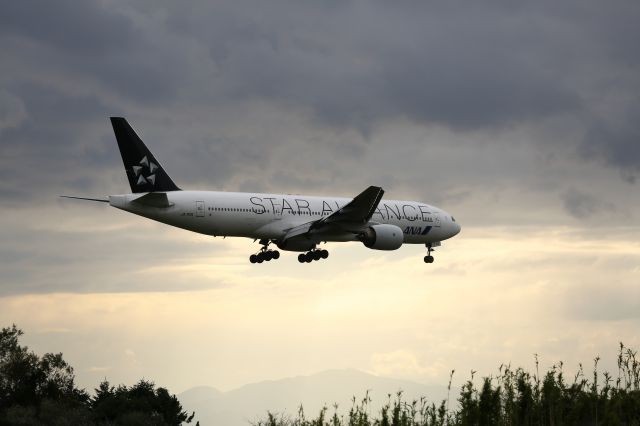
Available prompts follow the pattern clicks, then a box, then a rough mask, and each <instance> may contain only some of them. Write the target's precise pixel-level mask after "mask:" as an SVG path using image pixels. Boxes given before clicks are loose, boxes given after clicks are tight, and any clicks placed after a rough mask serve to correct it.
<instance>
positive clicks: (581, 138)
mask: <svg viewBox="0 0 640 426" xmlns="http://www.w3.org/2000/svg"><path fill="white" fill-rule="evenodd" d="M639 19H640V3H638V2H637V1H617V0H614V1H610V2H606V4H605V3H603V2H601V1H596V0H593V1H592V0H587V1H585V0H580V1H578V0H576V1H563V2H557V1H540V2H535V4H533V3H532V4H525V5H516V4H513V3H512V2H503V1H486V2H467V3H460V2H450V1H447V2H437V1H436V2H413V1H407V2H404V1H401V2H383V1H369V2H367V1H335V2H334V1H327V2H300V1H298V2H286V1H269V2H265V1H254V2H250V1H219V2H210V1H193V2H186V3H185V2H173V1H156V0H154V1H118V0H113V1H112V0H105V1H85V2H74V1H71V0H62V1H57V2H48V1H31V0H24V1H20V2H7V3H6V4H5V5H3V8H2V13H0V51H1V52H2V55H1V58H2V59H1V65H0V196H1V198H0V199H1V200H2V201H0V322H1V323H2V326H7V325H10V324H11V323H14V322H15V323H16V324H17V325H18V326H19V327H21V328H22V329H24V330H25V332H26V333H27V334H26V336H25V338H24V342H25V343H27V344H28V345H29V346H31V347H32V348H33V349H35V350H37V351H39V352H45V351H62V352H63V353H64V355H65V358H66V359H67V360H69V361H70V362H71V363H72V365H74V366H75V367H76V373H77V378H78V382H79V384H80V385H82V386H87V387H92V386H95V385H96V384H97V383H98V381H99V380H100V379H101V378H103V377H107V378H109V379H110V380H111V381H113V382H116V383H119V382H122V383H128V384H130V383H132V382H134V381H135V380H137V379H139V378H141V377H147V378H151V379H154V380H155V381H156V382H157V383H159V384H162V385H164V386H167V387H169V388H170V390H172V391H174V392H180V391H182V390H185V389H187V388H189V387H191V386H194V385H201V384H207V385H212V386H215V387H218V388H220V389H223V390H224V389H231V388H234V387H237V386H239V385H242V384H245V383H249V382H254V381H259V380H264V379H276V378H281V377H286V376H293V375H302V374H311V373H315V372H318V371H322V370H325V369H330V368H358V369H361V370H364V371H369V372H373V373H375V374H379V375H385V376H391V377H400V378H408V379H412V380H415V381H418V382H422V383H446V381H447V378H448V374H449V372H450V370H451V369H456V370H457V371H458V373H456V374H458V376H457V378H458V380H459V381H462V380H464V379H466V378H467V377H468V372H469V371H470V370H471V369H474V370H477V371H478V372H479V374H484V375H487V374H491V373H492V372H495V371H496V369H497V368H498V366H499V365H500V364H501V363H506V362H512V363H513V364H517V365H523V366H533V354H534V353H538V354H539V355H540V357H541V360H542V362H543V365H550V364H552V363H555V362H558V361H560V360H564V361H565V363H566V365H568V366H570V368H574V367H575V366H577V364H578V362H583V363H585V364H589V363H590V362H591V361H590V360H591V359H592V358H593V357H595V356H596V355H598V354H599V355H601V356H602V357H603V359H604V362H605V365H606V366H608V367H609V368H610V369H611V370H613V371H615V368H614V358H615V351H616V348H617V344H618V342H619V341H624V342H625V343H626V344H627V345H630V346H635V347H636V348H638V347H640V336H639V335H638V333H637V330H638V329H640V287H639V286H638V283H640V226H639V223H640V222H639V220H640V215H639V213H638V205H639V194H640V191H639V186H638V185H640V50H638V48H637V43H638V40H640V26H638V24H637V23H638V20H639ZM111 115H121V116H126V117H127V118H128V119H129V121H130V122H131V123H132V125H133V126H134V128H135V129H136V130H137V131H138V133H139V134H140V135H141V137H142V138H143V140H145V141H146V142H147V144H148V145H149V146H150V147H151V149H152V150H153V152H154V154H155V155H156V156H157V157H158V158H159V159H160V161H162V163H163V165H164V167H165V168H166V169H167V171H168V172H169V173H170V175H171V176H172V178H173V179H174V181H176V183H177V184H178V185H179V186H181V187H182V188H190V189H219V190H233V191H273V192H283V193H305V194H314V195H315V194H318V195H322V194H328V195H340V196H353V195H355V194H357V193H358V192H360V191H361V190H362V189H363V188H365V187H367V186H368V185H372V184H374V185H380V186H382V187H383V188H384V189H385V190H386V191H387V192H386V193H387V195H388V196H389V197H391V198H395V199H415V200H422V201H425V202H428V203H432V204H436V205H438V206H440V207H442V208H444V209H445V210H447V211H449V212H451V213H453V214H454V215H455V216H456V218H457V220H458V221H459V222H460V223H461V224H462V227H463V230H462V233H461V234H460V235H459V236H457V237H456V238H455V239H453V240H451V241H449V242H447V243H446V244H445V245H444V247H443V248H442V250H439V251H438V252H437V253H436V263H434V264H433V265H425V264H424V263H423V262H422V256H423V255H424V249H423V247H403V248H401V249H400V250H398V251H395V252H390V253H383V252H374V251H370V250H367V249H366V248H364V247H363V246H362V245H360V244H357V243H353V244H341V245H336V244H334V245H329V247H328V248H329V250H330V251H331V257H330V258H329V259H328V260H327V261H324V262H316V263H313V264H309V265H306V264H305V265H300V264H298V262H297V261H296V259H295V256H294V255H292V254H289V255H286V254H285V255H284V256H282V257H281V259H280V260H278V261H277V262H270V263H268V264H262V265H250V264H249V262H248V261H247V257H248V255H249V254H250V253H252V252H254V251H255V250H256V248H257V247H256V244H254V243H253V242H252V241H250V240H234V239H226V240H222V239H219V238H218V239H214V238H211V237H206V236H200V235H197V234H192V233H189V232H187V231H182V230H177V229H172V228H170V227H167V226H164V225H160V224H155V223H151V222H149V221H146V220H144V219H142V218H139V217H136V216H133V215H128V214H126V213H124V212H121V211H118V210H115V209H111V208H109V207H108V206H105V205H102V204H100V205H98V204H92V203H81V202H76V201H71V200H62V199H59V198H58V195H59V194H71V195H80V196H103V195H106V194H117V193H123V192H127V191H128V185H127V181H126V176H125V174H124V171H123V168H122V164H121V161H120V155H119V153H118V151H117V146H116V144H115V140H114V137H113V134H112V130H111V126H110V124H109V121H108V117H109V116H111ZM363 391H364V390H363Z"/></svg>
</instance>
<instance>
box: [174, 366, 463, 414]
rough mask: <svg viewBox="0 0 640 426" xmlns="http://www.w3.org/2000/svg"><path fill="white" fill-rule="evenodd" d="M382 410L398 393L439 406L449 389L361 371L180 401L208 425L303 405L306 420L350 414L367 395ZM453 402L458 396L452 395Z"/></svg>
mask: <svg viewBox="0 0 640 426" xmlns="http://www.w3.org/2000/svg"><path fill="white" fill-rule="evenodd" d="M367 390H368V391H369V395H370V397H371V398H372V400H373V402H372V404H371V407H372V410H378V409H379V407H381V406H382V405H383V404H384V403H385V402H386V401H387V399H388V395H389V394H391V395H392V397H394V396H395V393H396V392H398V391H399V390H402V391H403V394H404V397H405V399H406V400H409V401H411V400H412V399H418V398H420V397H422V396H424V397H426V398H427V399H428V400H429V401H431V402H435V403H436V404H438V403H439V402H440V401H442V400H443V399H445V398H446V397H447V387H446V386H441V385H423V384H420V383H416V382H412V381H409V380H401V379H393V378H387V377H379V376H374V375H372V374H368V373H365V372H362V371H359V370H352V369H349V370H327V371H323V372H320V373H317V374H313V375H310V376H296V377H289V378H284V379H279V380H266V381H262V382H257V383H251V384H247V385H244V386H241V387H239V388H237V389H233V390H230V391H227V392H221V391H219V390H217V389H215V388H213V387H208V386H198V387H194V388H191V389H189V390H187V391H185V392H182V393H181V394H179V395H177V396H178V399H179V400H180V402H181V403H182V406H183V407H184V408H185V409H186V410H187V411H189V412H190V411H194V410H195V412H196V417H195V419H196V420H199V421H200V424H201V425H202V426H205V425H218V424H219V425H227V426H246V425H249V424H250V423H249V422H250V421H256V420H257V419H260V418H264V417H266V413H267V411H271V412H277V413H285V414H289V415H294V414H296V413H297V411H298V407H299V406H300V404H302V406H303V407H304V410H305V413H307V415H308V416H313V415H317V413H318V412H319V410H320V409H322V407H323V406H325V405H326V406H327V407H329V409H330V412H333V404H334V403H337V404H338V412H339V413H341V414H346V413H347V412H348V411H349V408H350V407H351V404H352V398H353V397H354V396H355V397H356V401H357V402H359V401H360V400H362V398H364V395H365V393H366V392H367ZM452 395H454V398H455V397H457V393H456V392H455V391H453V390H452Z"/></svg>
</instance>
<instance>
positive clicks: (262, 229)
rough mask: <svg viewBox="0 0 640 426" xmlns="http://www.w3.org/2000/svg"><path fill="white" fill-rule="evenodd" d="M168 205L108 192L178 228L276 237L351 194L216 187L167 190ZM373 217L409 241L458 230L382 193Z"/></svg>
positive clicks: (114, 200)
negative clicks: (233, 189)
mask: <svg viewBox="0 0 640 426" xmlns="http://www.w3.org/2000/svg"><path fill="white" fill-rule="evenodd" d="M166 194H167V198H168V200H169V206H168V207H162V208H158V207H153V206H148V205H146V204H141V203H136V202H135V200H136V199H138V198H140V197H141V196H143V195H144V194H124V195H111V196H109V204H110V205H111V206H113V207H116V208H119V209H122V210H125V211H128V212H130V213H134V214H137V215H139V216H144V217H146V218H149V219H153V220H156V221H158V222H162V223H165V224H168V225H172V226H176V227H178V228H183V229H187V230H190V231H193V232H198V233H201V234H206V235H213V236H228V237H247V238H253V239H272V240H278V239H280V238H282V237H283V236H284V235H285V230H287V229H291V228H294V227H296V226H298V225H302V224H304V223H308V222H312V221H316V220H318V219H322V218H324V217H327V216H329V215H331V214H332V213H335V212H337V211H338V210H340V209H341V208H342V207H344V206H345V205H346V204H347V203H349V202H350V201H351V199H350V198H335V197H318V196H308V195H282V194H260V193H243V192H218V191H186V190H185V191H169V192H166ZM371 222H372V223H377V224H390V225H395V226H397V227H399V228H400V229H401V230H402V233H403V239H404V243H406V244H426V243H433V242H440V241H443V240H446V239H448V238H451V237H453V236H455V235H456V234H458V233H459V232H460V226H459V225H458V224H457V223H456V222H455V219H454V218H453V217H452V216H451V215H450V214H449V213H447V212H445V211H444V210H441V209H439V208H437V207H434V206H431V205H429V204H426V203H421V202H416V201H398V200H385V199H382V200H381V201H380V203H379V204H378V206H377V207H376V209H375V211H374V213H373V216H372V217H371ZM322 240H323V241H358V239H357V238H356V237H355V236H354V235H353V233H347V232H344V233H341V232H337V233H335V234H333V235H325V236H323V238H322Z"/></svg>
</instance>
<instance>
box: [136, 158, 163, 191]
mask: <svg viewBox="0 0 640 426" xmlns="http://www.w3.org/2000/svg"><path fill="white" fill-rule="evenodd" d="M138 164H140V165H139V166H132V167H131V169H132V170H133V173H134V175H135V176H136V177H137V178H138V181H137V182H136V185H146V184H147V183H149V184H151V186H153V185H155V183H156V174H155V172H156V170H157V169H158V165H157V164H155V163H154V162H153V161H149V159H148V158H147V156H146V155H145V156H144V158H143V159H142V160H140V163H138ZM145 172H146V173H145ZM147 173H148V174H147ZM145 174H147V176H145Z"/></svg>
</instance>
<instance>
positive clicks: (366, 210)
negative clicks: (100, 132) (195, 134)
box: [64, 117, 460, 263]
mask: <svg viewBox="0 0 640 426" xmlns="http://www.w3.org/2000/svg"><path fill="white" fill-rule="evenodd" d="M111 124H112V126H113V131H114V134H115V136H116V141H117V143H118V148H119V150H120V155H121V157H122V162H123V165H124V169H125V173H126V176H127V180H128V181H129V186H130V188H131V193H129V194H122V195H111V196H109V198H108V200H107V199H104V198H86V197H75V196H64V197H66V198H76V199H81V200H89V201H97V202H103V203H107V202H108V203H109V204H110V205H111V206H113V207H116V208H118V209H121V210H125V211H127V212H130V213H134V214H137V215H139V216H143V217H146V218H149V219H152V220H155V221H158V222H162V223H166V224H168V225H172V226H176V227H178V228H183V229H188V230H190V231H193V232H198V233H201V234H206V235H213V236H222V237H246V238H252V239H254V240H260V245H261V246H262V248H261V249H260V251H259V252H258V253H256V254H252V255H250V256H249V261H250V262H251V263H262V262H263V261H269V260H274V259H278V258H279V257H280V253H279V252H278V251H277V250H272V249H270V248H269V245H270V244H272V243H273V244H275V245H276V246H277V247H278V248H279V249H281V250H288V251H297V252H306V253H300V254H299V255H298V261H299V262H301V263H309V262H312V261H317V260H320V259H326V258H327V257H328V256H329V252H328V251H327V250H326V249H323V248H319V247H318V245H319V244H320V243H323V242H329V241H335V242H342V241H360V242H362V244H364V246H365V247H367V248H369V249H373V250H397V249H399V248H400V247H401V246H402V245H403V244H424V245H425V246H426V248H427V255H426V256H425V257H424V261H425V262H426V263H432V262H433V261H434V258H433V256H431V252H432V250H433V248H434V247H437V246H439V245H440V242H441V241H443V240H446V239H448V238H451V237H453V236H455V235H456V234H458V233H459V232H460V225H459V224H458V223H456V221H455V219H454V218H453V216H451V215H450V214H449V213H447V212H445V211H444V210H441V209H439V208H437V207H434V206H432V205H429V204H426V203H421V202H417V201H398V200H385V199H383V198H382V197H383V195H384V190H383V189H382V188H381V187H379V186H374V185H371V186H369V187H368V188H366V189H365V190H363V191H362V192H360V193H359V194H358V195H356V196H355V197H353V198H338V197H318V196H310V195H291V194H286V195H282V194H260V193H243V192H222V191H190V190H182V189H180V188H179V187H178V186H177V185H176V184H175V182H173V180H172V179H171V177H170V176H169V175H168V174H167V172H166V171H165V169H164V168H163V167H162V165H161V164H160V162H159V161H158V160H157V158H156V157H155V156H154V155H153V154H152V153H151V151H150V150H149V148H147V146H146V145H145V144H144V142H142V139H140V137H139V136H138V135H137V134H136V132H135V131H134V130H133V128H132V127H131V126H130V125H129V123H128V122H127V120H126V119H125V118H123V117H111Z"/></svg>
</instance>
